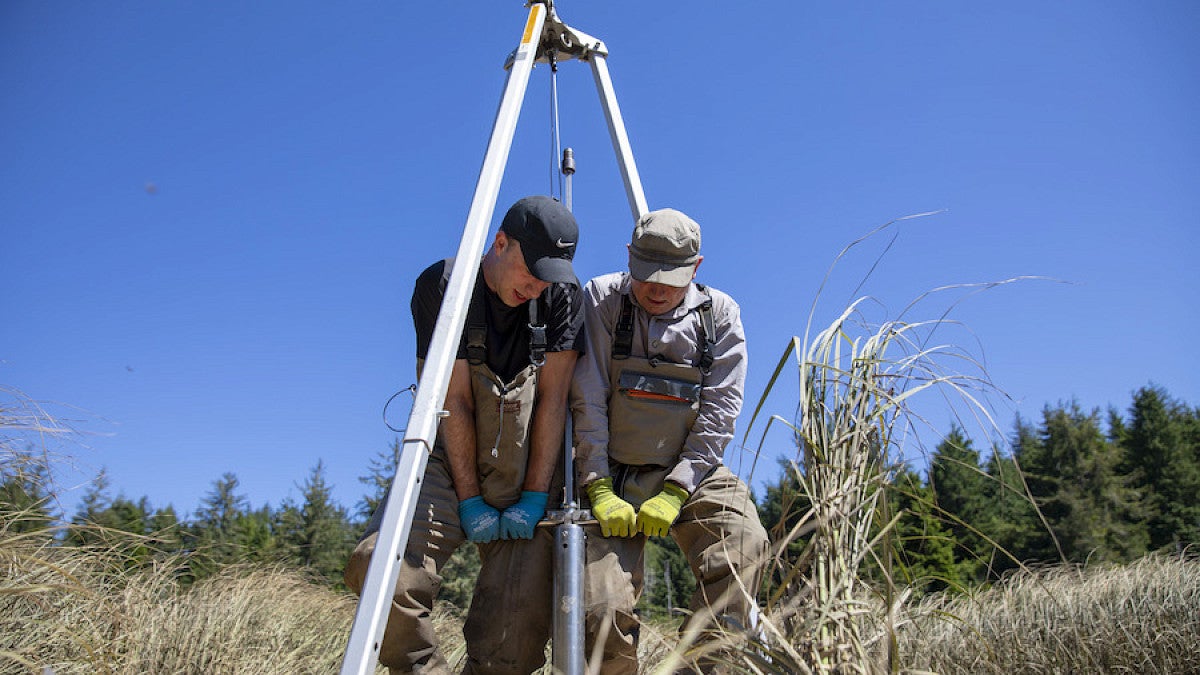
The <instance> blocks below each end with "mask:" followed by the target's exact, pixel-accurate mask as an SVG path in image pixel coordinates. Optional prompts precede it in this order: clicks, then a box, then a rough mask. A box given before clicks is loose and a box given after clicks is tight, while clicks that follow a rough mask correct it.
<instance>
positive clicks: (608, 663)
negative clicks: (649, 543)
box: [585, 466, 768, 675]
mask: <svg viewBox="0 0 1200 675" xmlns="http://www.w3.org/2000/svg"><path fill="white" fill-rule="evenodd" d="M588 530H589V531H588V540H587V568H586V577H585V584H586V622H587V652H586V653H587V654H588V656H589V667H588V672H589V673H595V672H600V673H604V674H605V675H614V674H617V673H622V674H626V673H628V674H632V673H636V672H637V632H636V630H635V629H636V626H637V624H638V620H637V617H636V616H635V615H634V613H633V608H634V605H635V604H636V603H637V599H638V597H640V596H641V594H642V588H643V585H644V579H643V575H642V572H643V551H644V547H645V544H646V537H645V535H638V536H636V537H631V538H625V537H603V536H601V535H600V530H599V528H598V527H594V528H593V527H589V528H588ZM671 536H672V537H673V538H674V539H675V542H676V543H677V544H679V548H680V550H682V551H683V554H684V555H685V556H686V557H687V560H688V564H689V565H691V568H692V574H694V575H695V577H696V582H697V587H696V592H695V594H694V595H693V596H692V601H691V611H692V615H691V616H690V617H689V618H688V620H687V621H686V622H685V623H684V626H683V629H682V631H683V632H685V633H686V631H687V630H688V629H689V628H690V627H693V626H695V627H698V628H702V629H704V628H714V629H719V628H721V627H725V628H730V627H736V626H743V627H748V626H749V625H750V615H751V613H752V611H753V610H754V608H755V604H754V595H755V593H756V591H757V589H758V586H759V582H760V581H761V579H762V573H763V569H764V567H765V564H766V559H767V547H768V543H767V532H766V530H765V529H764V528H763V526H762V523H761V522H760V521H759V519H758V511H757V509H756V508H755V505H754V501H753V500H752V499H751V498H750V490H749V488H747V487H746V484H745V483H743V482H742V481H741V480H740V479H738V477H737V476H735V475H734V474H733V472H731V471H730V470H729V469H728V468H726V467H724V466H718V467H717V468H716V469H715V470H714V471H713V472H712V473H711V474H709V476H708V477H707V478H705V479H704V480H703V481H701V483H700V485H699V486H697V488H696V491H695V492H694V493H692V495H691V496H690V497H689V498H688V500H687V502H685V503H684V505H683V509H682V510H681V511H680V514H679V519H678V520H676V521H675V524H674V525H672V526H671ZM601 640H603V647H602V650H603V664H602V665H601V666H600V667H599V670H598V671H597V669H596V668H597V664H595V663H594V662H592V660H591V659H590V657H591V655H592V653H593V649H594V647H595V644H596V643H597V642H599V641H601Z"/></svg>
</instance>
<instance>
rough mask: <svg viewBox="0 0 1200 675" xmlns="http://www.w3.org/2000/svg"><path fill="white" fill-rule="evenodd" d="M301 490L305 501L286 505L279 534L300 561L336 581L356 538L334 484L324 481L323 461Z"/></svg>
mask: <svg viewBox="0 0 1200 675" xmlns="http://www.w3.org/2000/svg"><path fill="white" fill-rule="evenodd" d="M301 494H302V495H303V497H304V502H303V503H302V504H300V505H299V506H298V507H297V506H296V505H294V504H289V505H288V506H287V507H286V508H285V509H284V510H285V512H286V513H285V516H284V518H283V520H282V522H283V526H284V529H283V530H282V531H281V532H280V536H281V537H282V538H283V541H284V543H285V545H286V546H287V547H288V550H289V551H290V552H291V553H292V556H293V559H294V560H295V561H296V562H297V563H298V564H300V565H302V566H305V567H311V568H313V569H315V570H316V571H318V572H319V573H321V574H322V575H324V576H325V577H326V578H328V579H330V580H334V581H336V580H338V579H340V578H341V574H342V568H343V567H344V566H345V564H346V559H347V558H348V557H349V555H350V551H351V550H352V548H353V538H352V536H351V528H350V524H349V522H348V520H347V518H346V511H345V509H343V508H342V507H341V506H339V505H337V504H335V503H334V502H333V499H332V487H331V486H330V485H328V484H327V483H326V482H325V465H324V463H323V462H321V461H318V462H317V465H316V466H315V467H314V468H313V470H312V472H311V473H310V474H309V476H308V478H307V479H306V480H305V482H304V485H303V486H301Z"/></svg>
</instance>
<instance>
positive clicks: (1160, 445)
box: [1117, 387, 1200, 550]
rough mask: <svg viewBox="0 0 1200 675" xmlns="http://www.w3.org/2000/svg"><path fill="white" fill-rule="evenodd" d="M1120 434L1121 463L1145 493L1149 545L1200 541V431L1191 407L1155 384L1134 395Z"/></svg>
mask: <svg viewBox="0 0 1200 675" xmlns="http://www.w3.org/2000/svg"><path fill="white" fill-rule="evenodd" d="M1129 417H1130V419H1129V423H1128V424H1127V425H1122V427H1121V428H1120V430H1119V433H1118V434H1117V436H1118V439H1117V442H1118V444H1119V446H1120V448H1121V464H1122V467H1123V468H1125V469H1126V470H1127V471H1128V472H1129V473H1130V474H1131V477H1132V483H1133V486H1134V487H1135V488H1136V489H1138V490H1139V491H1141V492H1142V493H1143V494H1144V495H1145V496H1146V510H1147V513H1146V518H1147V523H1146V524H1147V530H1148V532H1149V548H1150V549H1152V550H1159V549H1164V548H1166V549H1171V550H1181V549H1182V548H1183V547H1184V546H1185V545H1187V544H1191V543H1196V542H1200V442H1198V438H1200V433H1198V431H1197V429H1198V428H1200V424H1198V421H1197V420H1198V416H1197V415H1196V412H1195V411H1193V410H1189V409H1188V408H1187V407H1186V406H1184V405H1183V404H1181V403H1178V402H1176V401H1174V400H1172V399H1171V398H1170V396H1168V395H1167V393H1166V392H1165V391H1164V390H1162V389H1160V388H1157V387H1143V388H1142V389H1139V390H1138V391H1137V392H1136V393H1135V394H1134V397H1133V404H1132V405H1131V407H1130V409H1129Z"/></svg>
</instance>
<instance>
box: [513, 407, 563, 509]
mask: <svg viewBox="0 0 1200 675" xmlns="http://www.w3.org/2000/svg"><path fill="white" fill-rule="evenodd" d="M549 403H550V402H548V401H539V402H538V407H537V412H536V413H535V415H534V418H533V429H532V432H531V434H530V439H529V445H530V449H529V465H528V467H527V468H526V470H525V484H524V486H523V487H522V489H523V490H530V491H533V492H548V491H549V490H550V481H551V480H553V478H554V469H555V467H556V466H557V464H558V461H559V456H558V455H559V452H560V451H561V450H562V444H563V437H564V429H565V425H566V419H567V416H566V408H567V402H566V400H565V399H564V400H563V401H562V402H561V403H559V404H558V405H548V404H549Z"/></svg>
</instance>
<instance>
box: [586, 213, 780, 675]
mask: <svg viewBox="0 0 1200 675" xmlns="http://www.w3.org/2000/svg"><path fill="white" fill-rule="evenodd" d="M703 259H704V258H703V256H701V255H700V226H699V225H698V224H696V221H694V220H692V219H691V218H689V217H688V216H686V215H685V214H683V213H680V212H679V211H676V210H674V209H662V210H660V211H652V212H650V213H647V214H645V215H644V216H642V217H641V218H640V219H639V220H638V222H637V226H636V227H635V228H634V230H633V239H632V241H631V242H630V244H629V271H628V272H618V273H613V274H606V275H604V276H599V277H596V278H595V279H592V280H591V281H589V282H588V284H587V286H586V287H585V288H584V290H583V303H584V317H585V319H584V323H585V333H586V335H587V341H586V354H585V355H584V356H582V357H581V358H580V359H579V360H578V363H577V364H576V366H575V377H574V380H573V382H572V383H571V408H572V412H573V415H574V422H575V427H574V431H575V462H576V466H575V470H576V473H577V474H578V476H579V484H580V485H583V486H584V487H585V488H586V489H587V494H588V497H589V499H590V501H591V507H592V513H593V514H595V516H596V520H597V521H598V522H599V528H598V529H599V532H589V533H588V537H587V567H586V572H585V585H586V589H585V590H586V607H585V609H586V616H587V650H586V651H587V653H588V654H589V655H591V654H593V646H594V643H595V642H597V641H603V646H602V649H601V651H602V652H603V655H602V663H601V664H599V666H598V669H597V664H595V663H589V666H588V672H589V673H591V672H599V673H601V674H602V675H616V674H630V675H632V674H633V673H636V672H637V669H638V661H637V637H638V631H637V624H638V620H637V617H636V615H635V614H634V605H635V604H636V602H637V599H638V596H639V595H641V592H642V587H643V548H644V547H645V543H646V537H648V536H660V537H661V536H668V535H669V536H671V537H672V538H674V539H675V542H676V543H677V544H678V545H679V548H680V550H681V551H683V553H684V555H685V556H687V559H688V563H689V564H690V566H691V568H692V573H693V574H694V575H695V577H696V582H697V588H696V592H695V594H694V595H693V597H692V602H691V613H690V614H689V616H688V619H687V621H686V622H685V623H684V625H683V628H682V629H681V630H682V631H683V633H684V634H685V635H686V634H698V635H699V636H700V637H701V639H704V638H705V637H711V636H712V635H714V634H716V633H718V632H719V631H721V630H726V629H733V630H738V629H749V628H750V627H751V625H752V624H753V621H754V617H755V613H756V611H757V610H756V606H755V591H756V589H757V588H758V583H759V580H760V579H761V576H762V569H763V564H764V563H765V562H766V553H767V533H766V530H765V529H763V526H762V523H761V522H759V519H758V511H757V508H756V507H755V505H754V501H753V499H751V497H750V489H749V488H748V487H747V486H746V484H745V483H744V482H743V481H742V480H740V479H739V478H738V477H737V476H736V475H734V474H733V472H731V471H730V470H729V469H728V468H727V467H726V466H725V465H724V463H723V461H722V458H723V456H724V454H725V447H726V446H727V445H728V444H729V442H730V441H731V440H732V439H733V429H734V420H735V418H736V417H737V415H738V412H739V411H740V410H741V408H742V390H743V388H744V385H745V380H746V337H745V333H744V332H743V330H742V320H741V312H740V310H739V308H738V305H737V303H736V302H735V301H734V300H733V298H731V297H729V296H728V295H726V294H725V293H722V292H721V291H718V290H717V289H715V288H710V287H706V286H703V285H701V284H697V283H695V282H694V281H693V280H694V279H695V276H696V270H697V268H699V266H700V263H701V261H703ZM693 631H694V633H693ZM712 666H713V663H712V662H711V660H709V661H707V662H706V661H704V660H701V662H700V663H687V664H686V665H685V667H684V668H682V669H681V671H682V672H693V668H697V669H699V670H701V671H702V672H709V671H710V670H711V668H712Z"/></svg>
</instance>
